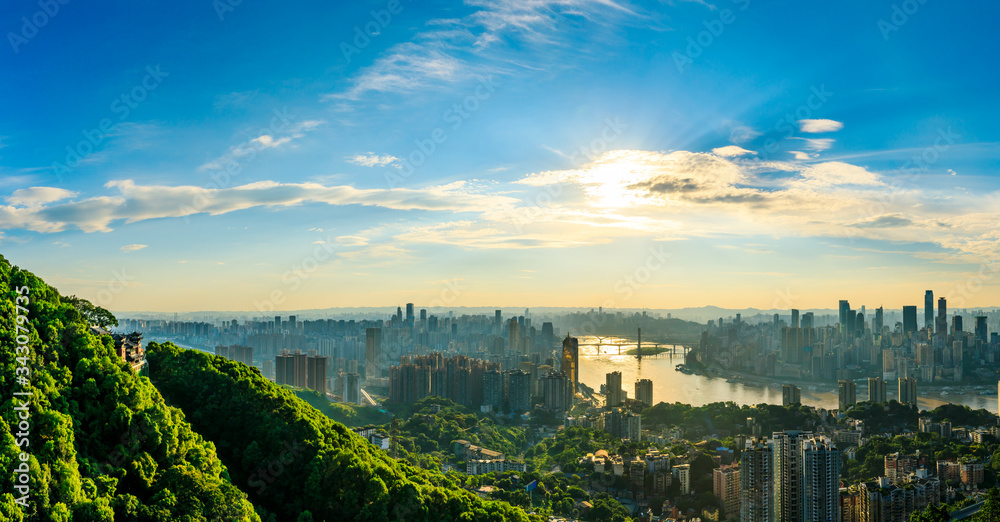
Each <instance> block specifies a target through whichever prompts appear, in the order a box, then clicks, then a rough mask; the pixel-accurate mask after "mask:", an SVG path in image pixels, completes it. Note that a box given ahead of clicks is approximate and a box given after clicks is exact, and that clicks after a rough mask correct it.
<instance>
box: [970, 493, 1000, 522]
mask: <svg viewBox="0 0 1000 522" xmlns="http://www.w3.org/2000/svg"><path fill="white" fill-rule="evenodd" d="M973 520H974V521H975V522H1000V489H997V488H993V489H991V490H990V492H989V494H988V495H987V496H986V502H985V503H984V504H983V508H982V509H980V510H979V512H978V513H976V515H975V516H974V517H973Z"/></svg>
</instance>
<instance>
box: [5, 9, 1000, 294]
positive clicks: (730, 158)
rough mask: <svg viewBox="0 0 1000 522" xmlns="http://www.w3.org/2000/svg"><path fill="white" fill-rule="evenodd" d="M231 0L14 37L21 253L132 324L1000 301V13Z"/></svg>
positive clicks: (97, 15) (105, 17) (10, 134)
mask: <svg viewBox="0 0 1000 522" xmlns="http://www.w3.org/2000/svg"><path fill="white" fill-rule="evenodd" d="M222 5H223V8H222V9H219V8H218V7H215V8H213V7H212V4H205V5H200V4H199V5H185V6H172V7H171V8H170V9H169V10H167V9H165V8H162V9H161V8H157V7H155V6H144V7H142V8H141V9H140V8H138V7H135V6H132V7H129V6H91V7H88V8H87V9H83V8H73V7H65V8H62V9H61V10H60V11H59V12H58V14H57V15H56V16H53V17H52V21H51V23H50V24H46V25H45V26H44V27H40V28H35V29H36V30H35V31H30V30H27V29H25V28H23V27H20V26H19V24H20V22H18V23H16V24H15V23H14V22H12V25H10V26H9V27H8V29H9V30H10V34H11V35H14V36H15V37H16V38H10V37H9V38H8V43H9V44H10V45H11V48H10V49H8V51H9V52H5V53H2V56H0V63H2V64H3V66H4V67H5V70H8V71H9V72H10V74H11V75H12V77H21V78H31V79H32V80H31V81H26V82H14V83H11V84H9V85H8V87H7V89H6V91H5V93H6V94H7V96H4V97H2V100H3V101H0V108H2V109H3V111H4V114H5V116H6V117H5V121H4V123H3V125H0V137H2V138H0V175H2V186H0V198H2V200H3V201H2V202H0V232H2V234H3V235H2V237H0V241H2V245H3V250H4V253H5V255H7V256H8V257H9V258H10V259H11V260H12V261H13V262H14V263H16V264H18V265H22V266H26V267H30V268H31V269H32V270H33V271H35V272H36V273H38V274H39V275H41V276H43V277H45V279H46V280H47V281H50V282H51V283H53V284H54V285H56V286H57V287H58V288H60V289H61V291H63V292H65V293H67V294H76V295H79V296H81V297H84V298H88V299H91V300H94V301H95V303H97V304H99V305H101V306H105V307H106V308H108V309H112V310H116V311H141V310H154V311H192V310H205V309H216V310H257V309H260V310H262V311H266V310H270V308H272V307H273V309H274V310H276V311H281V310H297V309H312V308H326V307H329V306H336V305H356V306H376V305H377V306H382V305H387V304H390V303H391V302H392V301H395V300H396V298H397V296H403V299H404V300H406V301H410V302H424V303H430V302H434V301H440V302H442V303H445V304H446V305H454V306H471V305H479V304H489V305H490V306H511V305H515V304H516V305H529V306H530V305H534V306H573V305H577V304H579V303H588V304H590V305H591V306H600V305H601V304H602V302H604V301H606V300H609V299H614V300H615V301H617V303H618V304H617V306H618V307H628V308H641V307H650V308H662V307H681V306H704V305H716V306H722V307H736V306H752V307H756V308H764V309H767V308H772V307H773V305H772V303H775V302H778V303H779V304H780V306H782V307H796V308H811V307H818V306H826V305H827V303H831V302H835V301H836V299H838V298H840V295H839V294H841V293H842V291H843V288H844V284H845V281H850V282H851V285H852V287H853V288H854V290H855V291H854V294H855V295H854V300H856V301H860V302H867V303H880V304H883V305H884V306H886V307H891V308H896V307H898V306H901V305H903V304H911V303H912V304H919V303H918V302H916V303H915V302H913V300H912V298H911V297H910V296H911V295H914V294H918V293H919V292H921V291H923V290H924V289H925V288H937V289H939V290H938V294H939V295H946V296H951V297H955V296H956V295H958V294H962V293H963V292H964V293H965V294H967V295H966V296H965V297H964V299H965V300H966V303H965V306H967V307H974V306H989V305H995V304H998V303H996V302H991V298H990V296H991V295H996V289H997V283H996V281H997V278H996V277H995V271H996V268H997V266H998V265H997V263H996V262H995V259H996V254H997V247H996V241H995V238H996V235H995V231H994V224H995V223H996V221H997V218H998V217H1000V216H998V213H997V210H996V208H997V205H996V201H997V195H998V193H997V189H998V184H997V178H996V174H995V160H994V158H995V157H996V155H997V152H1000V145H998V143H1000V135H998V132H1000V131H998V130H997V129H996V127H995V125H993V122H994V121H995V119H996V118H995V116H996V114H997V105H996V103H997V102H996V99H995V97H994V96H992V95H991V92H990V91H989V89H988V87H987V86H988V85H989V84H990V83H991V82H989V81H983V79H984V75H985V76H986V77H990V75H993V74H994V73H993V72H991V71H990V70H989V69H983V68H982V67H981V66H980V65H981V64H982V63H988V61H989V59H990V54H989V49H990V48H991V43H992V40H991V36H990V35H991V32H990V28H989V27H988V26H987V23H988V22H987V21H988V20H992V19H993V18H995V16H994V15H995V14H996V12H997V7H996V6H992V5H974V6H963V7H962V8H958V9H955V8H951V7H948V6H945V5H943V4H934V3H931V4H927V5H924V4H921V5H920V6H919V9H918V10H917V11H916V12H913V13H909V14H907V13H903V15H900V14H898V13H896V12H894V11H893V9H892V6H891V5H881V4H878V3H861V4H858V5H857V6H855V7H854V8H852V9H842V8H840V7H839V6H837V5H833V4H831V5H823V6H809V7H805V6H794V7H787V6H769V5H765V4H760V5H758V4H756V3H751V2H749V1H746V0H734V1H731V2H720V3H717V4H708V3H704V2H694V1H682V2H673V3H667V4H662V3H659V4H649V3H641V2H636V3H631V2H615V1H592V2H588V1H584V0H573V1H570V2H562V1H560V2H554V1H553V2H536V3H530V4H519V3H512V2H490V3H481V2H469V3H467V4H464V5H453V4H444V3H436V4H431V5H417V4H410V3H407V2H402V3H401V2H386V3H373V4H366V5H363V6H362V5H357V6H355V5H351V6H344V5H325V6H282V8H281V9H273V8H272V7H270V6H266V5H249V4H246V5H244V4H240V5H238V6H229V7H231V9H229V8H226V4H222ZM36 10H37V6H36V5H35V4H25V5H23V6H20V7H17V8H15V10H14V12H12V13H11V16H10V20H21V17H22V16H24V17H25V19H26V20H31V18H32V16H33V15H34V11H36ZM806 10H808V11H806ZM125 20H128V22H127V23H126V22H125ZM136 20H138V21H139V22H135V21H136ZM804 20H806V21H809V20H823V24H822V27H819V26H816V25H815V24H811V23H803V21H804ZM783 21H786V22H787V23H783ZM275 24H279V25H282V26H294V27H295V28H296V31H295V34H294V35H289V34H286V32H285V31H271V30H269V28H272V27H274V26H275ZM773 24H778V26H780V27H781V28H782V31H781V33H782V36H781V37H780V38H779V37H777V36H775V35H772V34H770V32H766V31H765V32H760V31H758V28H759V27H768V26H770V25H773ZM136 27H142V30H141V33H139V32H137V31H138V30H137V29H135V28H136ZM181 27H184V28H185V29H180V28H181ZM29 29H30V28H29ZM18 31H20V33H19V32H18ZM189 31H194V32H195V34H199V35H203V36H202V37H199V38H197V39H194V40H192V39H191V38H189V34H190V33H189ZM21 33H25V34H27V36H25V34H21ZM929 33H930V34H934V35H936V36H937V37H936V38H933V39H928V38H926V35H927V34H929ZM847 34H849V35H851V37H850V38H843V36H844V35H847ZM98 35H99V36H98ZM29 36H30V38H29ZM81 42H82V44H81ZM318 42H319V43H318ZM789 42H809V45H797V44H795V45H789ZM111 49H114V52H111V51H110V50H111ZM105 51H107V52H105ZM96 56H100V58H99V59H98V58H95V57H96ZM858 56H865V57H869V58H870V59H866V60H857V59H856V58H857V57H858ZM818 57H823V58H822V59H818ZM250 63H252V64H253V66H252V67H250V66H248V65H247V64H250ZM789 64H808V65H807V66H801V67H799V66H795V67H792V68H790V67H789ZM749 71H753V72H752V73H750V72H749ZM67 78H70V79H71V81H66V79H67ZM944 92H947V93H948V95H947V96H939V95H938V94H939V93H944ZM970 281H971V283H970ZM959 288H961V289H964V290H963V291H959V290H957V289H959ZM970 289H971V290H970ZM276 292H277V293H279V294H280V297H279V298H277V299H275V298H273V296H274V295H275V293H276ZM790 296H793V297H790ZM794 296H797V297H794ZM788 300H790V302H787V303H786V302H785V301H788Z"/></svg>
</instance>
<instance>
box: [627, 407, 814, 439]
mask: <svg viewBox="0 0 1000 522" xmlns="http://www.w3.org/2000/svg"><path fill="white" fill-rule="evenodd" d="M747 419H753V422H754V423H756V424H757V425H759V426H760V427H761V429H760V433H761V434H762V435H764V436H769V435H770V434H771V432H773V431H780V430H792V429H814V428H815V427H816V426H818V425H820V424H822V423H823V422H824V419H823V418H822V417H820V415H819V414H818V413H817V412H816V410H814V409H812V408H809V407H806V406H801V405H790V406H780V405H775V404H758V405H756V406H747V405H743V406H740V405H738V404H736V403H735V402H713V403H712V404H706V405H704V406H691V405H690V404H681V403H679V402H676V403H673V404H669V403H665V402H661V403H658V404H655V405H653V406H650V407H648V408H646V409H644V410H643V411H642V425H643V427H647V426H648V427H650V428H653V427H657V426H662V427H670V426H681V427H683V428H684V433H685V435H701V434H706V435H707V434H713V433H716V434H722V433H725V432H730V433H747V434H749V433H750V431H751V430H750V426H749V425H748V423H747ZM688 438H693V437H688Z"/></svg>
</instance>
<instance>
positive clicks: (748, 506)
mask: <svg viewBox="0 0 1000 522" xmlns="http://www.w3.org/2000/svg"><path fill="white" fill-rule="evenodd" d="M773 465H774V458H773V448H772V446H771V444H770V443H769V442H768V441H766V440H764V439H757V440H747V442H746V447H745V448H744V450H743V452H742V453H741V454H740V520H741V521H742V522H771V519H772V516H771V513H772V512H771V508H772V505H773V501H774V473H773Z"/></svg>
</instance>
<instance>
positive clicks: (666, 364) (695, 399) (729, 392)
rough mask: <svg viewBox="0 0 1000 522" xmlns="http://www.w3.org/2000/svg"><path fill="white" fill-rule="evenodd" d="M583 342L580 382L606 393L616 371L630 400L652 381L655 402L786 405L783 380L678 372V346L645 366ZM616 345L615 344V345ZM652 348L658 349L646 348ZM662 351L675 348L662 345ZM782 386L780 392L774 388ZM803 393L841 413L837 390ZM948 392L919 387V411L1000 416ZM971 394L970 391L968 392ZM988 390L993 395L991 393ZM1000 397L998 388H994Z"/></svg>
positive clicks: (985, 403)
mask: <svg viewBox="0 0 1000 522" xmlns="http://www.w3.org/2000/svg"><path fill="white" fill-rule="evenodd" d="M579 340H580V382H582V383H584V384H586V385H587V386H590V387H592V388H594V390H595V391H600V389H601V385H602V384H604V383H605V382H606V381H605V378H606V375H607V374H608V373H610V372H613V371H619V372H622V388H624V389H625V391H627V392H628V396H629V397H633V398H634V397H635V385H634V383H635V381H636V380H638V379H650V380H652V381H653V402H654V403H657V402H668V403H673V402H681V403H685V404H691V405H694V406H702V405H705V404H710V403H713V402H725V401H733V402H735V403H737V404H748V405H754V404H760V403H769V404H781V384H780V383H782V382H787V381H783V380H782V379H780V378H773V379H769V380H767V381H768V382H765V383H760V381H761V379H760V378H758V377H755V378H754V380H756V381H758V382H757V383H746V384H744V383H742V382H735V383H731V382H726V379H725V378H718V377H704V376H701V375H688V374H684V373H681V372H678V371H676V370H674V367H675V366H676V365H678V364H680V363H683V362H684V350H683V347H682V346H680V345H675V346H674V348H675V350H676V353H674V354H671V353H669V352H668V353H663V354H660V355H657V356H648V355H646V356H643V358H642V361H638V360H637V359H636V357H635V356H634V355H625V352H626V351H627V350H631V349H634V348H635V347H636V344H635V340H634V339H619V338H604V339H603V341H602V342H603V346H601V348H600V353H598V347H597V342H598V339H597V338H596V337H589V336H583V337H579ZM611 343H614V345H612V344H611ZM619 343H620V344H621V354H622V355H618V346H617V345H618V344H619ZM643 345H644V346H646V347H647V348H649V347H651V346H652V343H643ZM660 347H661V348H663V347H669V346H668V345H660ZM774 384H777V386H774ZM797 386H799V388H801V390H802V404H805V405H807V406H817V407H822V408H827V409H836V408H837V407H838V406H837V400H838V399H837V397H838V395H837V384H836V383H825V382H817V383H815V384H807V383H801V384H797ZM886 387H887V390H886V391H887V392H888V398H889V399H894V398H896V397H897V393H896V383H895V382H889V383H887V386H886ZM950 388H951V389H949V390H945V389H943V387H937V386H935V387H934V388H929V387H925V388H921V387H920V385H919V383H918V385H917V394H918V395H919V396H920V397H919V400H918V406H919V407H920V409H921V410H928V409H934V408H936V407H938V406H940V405H941V404H944V403H948V402H950V403H954V404H964V405H966V406H969V407H970V408H974V409H978V408H983V409H986V410H989V411H991V412H996V411H997V397H996V396H995V395H993V396H983V395H979V391H968V390H966V391H965V392H964V393H963V390H962V389H959V388H958V387H954V386H953V387H950ZM965 388H967V387H965ZM986 389H991V388H990V387H987V388H986ZM992 391H996V387H995V386H994V387H992ZM867 398H868V386H867V385H866V384H859V385H858V388H857V399H858V401H864V400H866V399H867Z"/></svg>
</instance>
